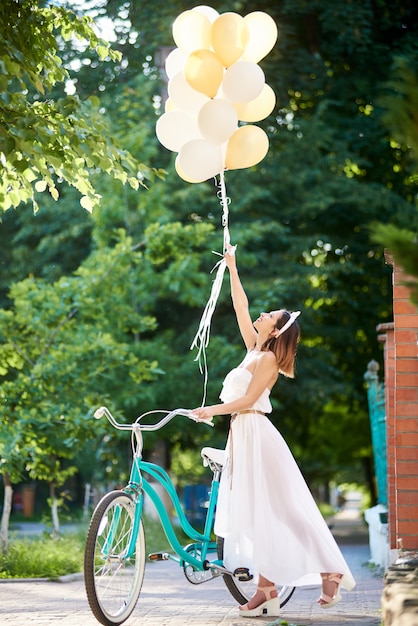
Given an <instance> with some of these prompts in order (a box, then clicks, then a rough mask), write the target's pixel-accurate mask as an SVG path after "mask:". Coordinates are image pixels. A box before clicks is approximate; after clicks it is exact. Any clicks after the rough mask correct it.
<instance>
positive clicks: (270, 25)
mask: <svg viewBox="0 0 418 626" xmlns="http://www.w3.org/2000/svg"><path fill="white" fill-rule="evenodd" d="M244 23H245V25H246V26H247V28H248V32H249V35H250V36H249V41H248V44H247V47H246V49H245V52H244V55H243V58H244V59H245V60H246V61H252V62H253V63H258V62H259V61H261V59H263V58H264V57H265V56H266V55H267V54H268V53H269V52H270V50H271V49H272V48H273V46H274V44H275V43H276V41H277V35H278V30H277V26H276V22H275V21H274V20H273V18H272V17H270V15H268V14H267V13H263V11H254V12H253V13H249V14H248V15H246V16H245V17H244Z"/></svg>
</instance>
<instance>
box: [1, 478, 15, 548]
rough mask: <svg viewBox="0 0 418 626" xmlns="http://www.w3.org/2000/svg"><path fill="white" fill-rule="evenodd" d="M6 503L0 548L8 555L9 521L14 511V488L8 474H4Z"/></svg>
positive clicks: (2, 517)
mask: <svg viewBox="0 0 418 626" xmlns="http://www.w3.org/2000/svg"><path fill="white" fill-rule="evenodd" d="M3 482H4V501H3V514H2V516H1V529H0V548H1V551H2V553H3V554H7V550H8V548H9V520H10V513H11V511H12V498H13V488H12V483H11V482H10V478H9V475H8V474H3Z"/></svg>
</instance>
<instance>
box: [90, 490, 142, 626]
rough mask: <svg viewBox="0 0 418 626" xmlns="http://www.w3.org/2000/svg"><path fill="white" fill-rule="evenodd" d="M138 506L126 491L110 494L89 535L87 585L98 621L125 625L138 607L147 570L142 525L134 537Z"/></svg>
mask: <svg viewBox="0 0 418 626" xmlns="http://www.w3.org/2000/svg"><path fill="white" fill-rule="evenodd" d="M134 518H135V502H134V500H133V499H132V498H131V496H130V495H128V494H126V493H124V492H123V491H112V492H110V493H108V494H107V495H106V496H104V498H102V500H101V501H100V502H99V504H98V505H97V507H96V510H95V511H94V513H93V516H92V518H91V522H90V527H89V530H88V533H87V540H86V548H85V553H84V581H85V586H86V592H87V598H88V601H89V604H90V608H91V610H92V612H93V615H94V616H95V618H96V619H97V620H98V621H99V622H100V623H101V624H104V626H114V625H115V624H122V623H123V622H124V621H125V620H127V619H128V617H129V616H130V615H131V613H132V611H133V610H134V608H135V605H136V603H137V600H138V597H139V594H140V591H141V587H142V581H143V579H144V570H145V536H144V528H143V525H142V521H141V522H140V525H139V529H138V532H137V536H136V537H133V532H134Z"/></svg>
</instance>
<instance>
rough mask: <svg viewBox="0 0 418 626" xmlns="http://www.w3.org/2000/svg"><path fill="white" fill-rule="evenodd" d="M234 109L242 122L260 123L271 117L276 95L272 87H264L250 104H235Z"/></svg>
mask: <svg viewBox="0 0 418 626" xmlns="http://www.w3.org/2000/svg"><path fill="white" fill-rule="evenodd" d="M233 105H234V108H235V110H236V112H237V115H238V119H239V120H240V121H241V122H259V121H260V120H263V119H264V118H265V117H267V116H268V115H270V113H271V112H272V111H273V109H274V107H275V105H276V94H275V93H274V91H273V89H272V88H271V87H270V85H266V84H265V85H264V87H263V90H262V92H261V93H260V95H259V96H257V98H255V99H254V100H251V101H250V102H234V103H233Z"/></svg>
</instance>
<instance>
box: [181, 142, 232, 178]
mask: <svg viewBox="0 0 418 626" xmlns="http://www.w3.org/2000/svg"><path fill="white" fill-rule="evenodd" d="M178 165H179V168H180V170H181V171H182V172H183V173H184V175H185V176H186V177H187V179H189V180H191V181H195V182H203V181H204V180H208V179H209V178H213V177H214V176H216V175H217V174H219V172H220V171H221V170H222V169H223V163H222V155H221V149H220V147H219V146H215V145H214V144H212V143H210V142H209V141H206V140H205V139H192V140H191V141H189V142H188V143H186V144H184V146H183V147H182V149H181V150H180V152H179V155H178Z"/></svg>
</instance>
